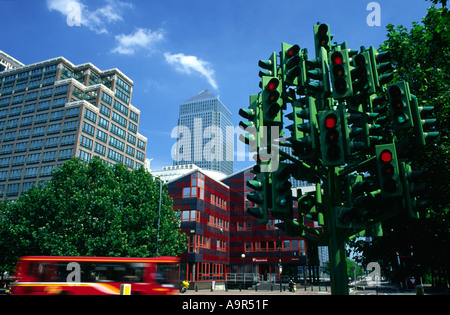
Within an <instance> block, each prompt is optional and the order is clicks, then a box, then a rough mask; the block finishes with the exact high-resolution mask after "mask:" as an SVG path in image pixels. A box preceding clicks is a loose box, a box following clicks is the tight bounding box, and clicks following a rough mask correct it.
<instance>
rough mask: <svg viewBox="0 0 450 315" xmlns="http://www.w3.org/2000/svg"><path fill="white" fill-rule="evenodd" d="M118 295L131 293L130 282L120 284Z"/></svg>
mask: <svg viewBox="0 0 450 315" xmlns="http://www.w3.org/2000/svg"><path fill="white" fill-rule="evenodd" d="M120 295H131V284H121V285H120Z"/></svg>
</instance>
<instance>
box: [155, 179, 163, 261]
mask: <svg viewBox="0 0 450 315" xmlns="http://www.w3.org/2000/svg"><path fill="white" fill-rule="evenodd" d="M161 199H162V180H161V179H159V210H158V233H157V234H156V257H158V256H159V227H160V225H161V202H162V200H161Z"/></svg>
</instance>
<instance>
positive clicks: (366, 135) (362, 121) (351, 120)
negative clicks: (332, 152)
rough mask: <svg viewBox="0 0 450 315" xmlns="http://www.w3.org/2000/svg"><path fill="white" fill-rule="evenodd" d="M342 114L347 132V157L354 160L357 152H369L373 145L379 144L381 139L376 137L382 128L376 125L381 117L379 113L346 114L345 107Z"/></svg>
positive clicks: (342, 108)
mask: <svg viewBox="0 0 450 315" xmlns="http://www.w3.org/2000/svg"><path fill="white" fill-rule="evenodd" d="M341 113H342V116H341V117H343V126H344V131H345V133H344V137H345V138H344V145H345V155H346V157H348V158H349V159H352V157H354V156H353V152H355V151H363V152H367V150H368V149H369V148H370V147H371V145H372V144H377V143H378V142H379V141H380V140H381V137H379V136H376V135H374V134H375V133H377V132H378V131H379V130H380V128H381V126H380V125H379V124H376V123H374V121H375V120H376V119H377V117H378V116H379V114H378V113H370V112H363V113H360V112H357V113H350V112H347V113H346V112H345V108H344V107H341ZM346 126H347V128H346Z"/></svg>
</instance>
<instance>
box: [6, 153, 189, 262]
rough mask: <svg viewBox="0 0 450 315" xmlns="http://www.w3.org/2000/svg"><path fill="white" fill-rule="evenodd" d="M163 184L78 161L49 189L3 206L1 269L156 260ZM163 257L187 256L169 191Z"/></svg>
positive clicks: (98, 161) (163, 224) (34, 191)
mask: <svg viewBox="0 0 450 315" xmlns="http://www.w3.org/2000/svg"><path fill="white" fill-rule="evenodd" d="M159 198H160V181H159V180H155V179H154V178H153V177H152V175H151V174H150V173H149V172H147V171H145V170H144V169H143V168H140V169H136V170H133V171H130V170H128V169H127V168H126V167H125V166H124V165H122V164H116V165H114V166H113V167H110V166H108V165H107V164H106V163H105V162H103V161H102V160H101V159H100V158H98V157H94V158H93V159H92V160H91V161H90V163H85V162H82V161H80V160H79V159H78V158H74V159H72V160H70V161H67V162H66V163H65V164H64V165H63V166H62V167H61V168H60V169H59V170H58V171H57V172H54V174H53V180H52V181H51V182H49V183H47V184H46V185H45V187H39V188H32V189H30V190H29V191H28V192H27V193H26V194H25V195H23V196H21V197H20V198H19V199H18V200H17V201H16V202H13V203H7V202H4V203H3V204H2V205H1V206H0V221H1V222H0V268H1V267H3V268H4V269H6V270H11V269H12V268H13V267H14V264H15V263H16V261H17V259H18V258H19V257H20V256H23V255H50V256H107V257H118V256H123V257H152V256H155V255H156V244H157V230H158V212H159ZM161 200H162V202H161V220H160V237H159V240H160V242H159V255H171V256H174V255H177V254H180V253H182V252H184V250H185V244H186V238H185V235H184V234H182V233H181V231H180V228H179V221H178V219H177V213H176V212H174V210H173V203H172V200H171V198H170V197H169V196H168V194H167V191H166V190H164V189H163V193H162V198H161Z"/></svg>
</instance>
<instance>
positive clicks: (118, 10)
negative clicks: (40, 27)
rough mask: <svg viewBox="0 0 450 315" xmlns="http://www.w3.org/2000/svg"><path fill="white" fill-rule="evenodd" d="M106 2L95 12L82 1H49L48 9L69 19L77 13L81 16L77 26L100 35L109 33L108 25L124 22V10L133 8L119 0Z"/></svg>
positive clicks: (107, 0)
mask: <svg viewBox="0 0 450 315" xmlns="http://www.w3.org/2000/svg"><path fill="white" fill-rule="evenodd" d="M104 2H105V3H104V4H103V5H102V6H101V7H99V8H97V9H95V10H94V9H91V8H89V7H88V6H87V5H85V4H84V3H83V2H82V1H81V0H47V8H48V9H49V10H50V11H58V12H60V13H61V14H63V15H65V16H67V17H70V15H71V14H74V13H76V14H78V15H79V24H77V25H83V26H85V27H88V28H89V29H90V30H92V31H94V32H96V33H98V34H103V33H108V30H107V25H108V24H110V23H114V22H119V21H123V17H122V9H126V8H132V4H130V3H127V2H122V1H119V0H105V1H104ZM91 3H92V2H91Z"/></svg>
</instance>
